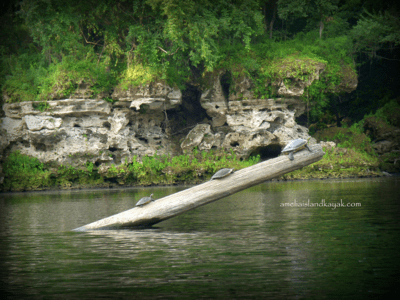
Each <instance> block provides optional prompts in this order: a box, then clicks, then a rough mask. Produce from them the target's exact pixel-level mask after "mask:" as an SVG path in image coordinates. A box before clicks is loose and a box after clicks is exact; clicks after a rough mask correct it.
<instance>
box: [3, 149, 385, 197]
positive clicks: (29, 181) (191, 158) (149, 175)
mask: <svg viewBox="0 0 400 300" xmlns="http://www.w3.org/2000/svg"><path fill="white" fill-rule="evenodd" d="M324 151H325V155H324V157H323V159H322V160H320V161H318V162H316V163H314V164H312V165H309V166H306V167H304V168H302V169H299V170H296V171H294V172H291V173H287V174H285V175H283V176H280V177H277V178H275V179H274V180H284V181H286V180H308V179H335V178H366V177H380V176H388V175H390V174H389V173H386V172H384V171H383V172H382V171H381V169H380V165H381V162H380V161H379V158H378V157H377V156H374V155H370V154H367V153H365V152H364V153H363V152H360V151H358V150H356V149H349V148H340V147H339V148H338V147H336V148H330V149H327V148H324ZM259 161H260V156H256V157H250V158H249V159H248V160H242V161H241V160H239V159H237V158H236V155H235V154H234V152H233V151H231V152H226V151H218V152H217V151H210V152H204V151H203V152H199V151H197V150H196V149H195V150H194V151H193V152H192V153H190V154H185V155H180V156H175V157H170V156H158V155H156V156H154V157H145V158H143V159H142V161H138V160H136V161H134V162H131V163H128V162H127V163H126V164H122V165H119V166H115V165H110V166H109V168H108V169H107V170H104V169H103V170H102V169H98V168H96V166H95V165H93V164H87V165H85V166H82V167H81V168H74V167H72V166H59V167H58V168H57V167H56V166H54V165H49V164H43V163H40V162H39V161H38V160H35V159H34V158H30V157H27V156H24V155H21V154H19V153H14V154H13V155H11V156H10V159H9V161H8V162H9V164H8V171H7V172H6V176H5V179H4V182H3V184H2V185H0V191H1V192H21V191H43V190H66V189H87V188H116V187H145V186H172V185H186V184H187V185H193V184H200V183H202V182H205V181H207V180H209V179H210V178H211V176H212V175H213V174H214V173H215V172H216V171H217V170H219V169H221V168H226V167H231V168H235V169H237V170H239V169H242V168H246V167H248V166H251V165H254V164H256V163H258V162H259Z"/></svg>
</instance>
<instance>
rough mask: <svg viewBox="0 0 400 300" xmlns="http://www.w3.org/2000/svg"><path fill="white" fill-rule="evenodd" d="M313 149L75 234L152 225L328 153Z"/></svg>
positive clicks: (84, 227) (120, 215)
mask: <svg viewBox="0 0 400 300" xmlns="http://www.w3.org/2000/svg"><path fill="white" fill-rule="evenodd" d="M310 148H311V150H312V152H310V151H308V150H307V149H304V150H302V151H299V152H297V153H295V154H294V160H290V159H289V158H288V156H287V155H282V156H279V157H277V158H274V159H270V160H267V161H264V162H261V163H258V164H256V165H254V166H250V167H247V168H245V169H241V170H239V171H235V172H234V173H232V174H230V175H229V176H227V177H224V178H221V179H215V180H212V181H207V182H205V183H202V184H199V185H197V186H194V187H192V188H189V189H186V190H183V191H180V192H178V193H175V194H172V195H169V196H166V197H164V198H160V199H157V200H156V201H154V202H150V203H149V204H147V205H144V206H141V207H134V208H132V209H129V210H127V211H124V212H121V213H119V214H116V215H113V216H110V217H108V218H104V219H102V220H99V221H96V222H93V223H90V224H87V225H85V226H82V227H79V228H76V229H74V231H86V230H92V229H106V228H123V227H144V226H151V225H153V224H156V223H159V222H161V221H163V220H167V219H169V218H172V217H175V216H177V215H180V214H182V213H184V212H187V211H189V210H192V209H195V208H197V207H199V206H202V205H205V204H208V203H211V202H213V201H216V200H218V199H221V198H224V197H227V196H229V195H232V194H235V193H237V192H240V191H242V190H244V189H247V188H249V187H252V186H254V185H257V184H260V183H262V182H265V181H266V180H270V179H272V178H275V177H279V176H281V175H283V174H286V173H289V172H292V171H294V170H297V169H300V168H302V167H304V166H307V165H309V164H312V163H314V162H317V161H319V160H320V159H322V157H323V156H324V154H325V153H324V152H323V151H322V147H321V146H320V145H314V146H310Z"/></svg>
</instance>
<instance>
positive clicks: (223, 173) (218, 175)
mask: <svg viewBox="0 0 400 300" xmlns="http://www.w3.org/2000/svg"><path fill="white" fill-rule="evenodd" d="M233 171H235V169H229V168H224V169H221V170H219V171H218V172H217V173H215V174H214V175H213V176H212V177H211V179H210V181H211V180H213V179H219V178H223V177H226V176H228V175H229V174H231V173H233Z"/></svg>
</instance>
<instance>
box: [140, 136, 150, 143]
mask: <svg viewBox="0 0 400 300" xmlns="http://www.w3.org/2000/svg"><path fill="white" fill-rule="evenodd" d="M138 139H139V141H142V142H145V143H146V144H148V143H149V140H148V139H146V138H143V137H138Z"/></svg>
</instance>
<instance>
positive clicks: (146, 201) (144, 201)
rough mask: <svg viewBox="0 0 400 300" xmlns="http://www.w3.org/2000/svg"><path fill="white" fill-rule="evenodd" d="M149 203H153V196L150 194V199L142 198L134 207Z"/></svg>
mask: <svg viewBox="0 0 400 300" xmlns="http://www.w3.org/2000/svg"><path fill="white" fill-rule="evenodd" d="M151 201H153V194H151V195H150V197H143V198H142V199H140V200H139V201H138V202H137V203H136V206H142V205H145V204H147V203H150V202H151Z"/></svg>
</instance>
